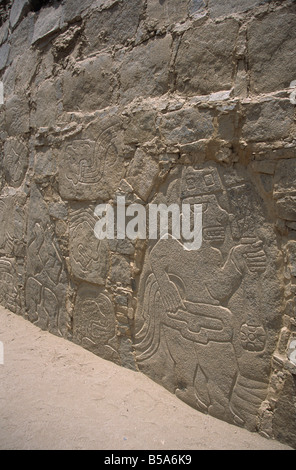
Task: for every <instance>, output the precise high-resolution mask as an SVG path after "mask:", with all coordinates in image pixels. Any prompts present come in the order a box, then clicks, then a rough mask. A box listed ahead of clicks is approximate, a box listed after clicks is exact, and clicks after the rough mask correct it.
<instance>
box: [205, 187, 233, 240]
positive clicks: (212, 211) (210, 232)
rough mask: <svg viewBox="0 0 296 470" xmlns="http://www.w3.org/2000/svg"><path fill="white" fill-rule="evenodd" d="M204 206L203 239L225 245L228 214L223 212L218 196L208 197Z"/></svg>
mask: <svg viewBox="0 0 296 470" xmlns="http://www.w3.org/2000/svg"><path fill="white" fill-rule="evenodd" d="M205 199H206V200H205V201H204V202H202V204H203V239H204V240H206V241H208V242H210V243H223V242H224V239H225V229H226V225H227V223H228V214H227V212H226V211H225V210H223V209H222V208H221V207H220V205H219V203H218V201H217V199H216V196H207V197H206V198H205Z"/></svg>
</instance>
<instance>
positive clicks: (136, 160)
mask: <svg viewBox="0 0 296 470" xmlns="http://www.w3.org/2000/svg"><path fill="white" fill-rule="evenodd" d="M9 3H11V2H7V5H6V4H5V5H6V6H5V8H4V10H3V12H2V11H1V15H2V16H1V18H2V23H3V24H2V26H1V28H0V74H1V75H0V80H1V82H2V83H3V88H4V104H2V105H0V122H1V128H0V151H1V173H0V190H1V194H0V220H1V224H0V278H1V290H0V302H1V304H2V305H4V306H5V307H7V308H9V309H10V310H12V311H14V312H16V313H17V314H20V315H23V316H24V317H26V318H28V319H29V320H30V321H31V322H33V323H34V324H36V325H37V326H39V327H40V328H42V329H47V330H49V331H50V332H52V333H54V334H57V335H61V336H63V337H65V338H67V339H70V340H73V341H75V342H77V343H79V344H81V345H82V346H83V347H85V348H87V349H89V350H90V351H92V352H94V353H95V354H98V355H100V356H101V357H103V358H105V359H107V360H112V361H114V362H116V363H118V364H121V365H122V366H125V367H128V368H131V369H134V370H140V371H142V372H143V373H145V374H147V375H148V376H149V377H151V378H152V379H153V380H155V381H156V382H158V383H160V384H162V385H163V386H164V387H166V388H167V389H168V390H170V391H171V392H173V393H176V395H177V396H178V397H180V398H181V399H182V400H184V401H185V402H187V403H188V404H190V405H191V406H193V407H194V408H196V409H198V410H200V411H203V412H205V413H210V414H211V415H213V416H216V417H218V418H221V419H223V420H226V421H228V422H230V423H234V424H237V425H239V426H244V427H246V428H247V429H249V430H251V431H259V432H260V433H261V434H262V435H264V436H266V437H272V438H276V439H278V440H280V441H282V442H285V443H288V444H290V445H292V446H295V447H296V393H295V392H296V380H295V376H296V352H295V351H296V319H295V286H296V204H295V199H296V152H295V137H296V127H295V103H296V98H295V95H296V92H295V89H296V82H295V80H296V61H295V39H296V5H295V2H294V1H288V0H287V1H264V0H97V1H93V0H86V1H80V0H79V1H78V0H65V1H63V2H29V1H28V0H15V1H14V2H13V4H12V6H11V5H9ZM9 12H10V13H9ZM8 14H10V16H9V18H7V19H6V17H7V15H8ZM293 82H294V83H293ZM120 195H121V196H125V198H126V202H127V204H130V203H140V204H143V205H144V206H145V205H146V204H148V203H151V202H153V203H157V204H160V203H163V204H167V205H168V204H172V203H177V204H179V205H180V204H181V203H184V202H187V203H188V202H191V204H195V203H199V204H202V205H203V244H202V247H201V248H200V249H199V250H192V251H188V250H184V247H183V245H182V243H181V241H179V240H175V239H173V238H172V237H169V239H167V240H146V241H145V240H136V241H131V240H129V239H124V240H117V239H115V240H98V239H97V238H96V237H95V236H94V227H95V224H96V222H97V217H96V215H95V213H94V210H95V207H96V206H97V204H100V203H103V202H107V203H109V204H114V205H116V201H117V196H120Z"/></svg>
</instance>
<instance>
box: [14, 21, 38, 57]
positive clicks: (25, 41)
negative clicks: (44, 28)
mask: <svg viewBox="0 0 296 470" xmlns="http://www.w3.org/2000/svg"><path fill="white" fill-rule="evenodd" d="M33 32H34V16H33V14H32V13H29V14H28V16H26V17H25V18H24V19H23V20H22V21H21V23H20V24H19V25H18V27H17V28H16V29H15V30H14V31H13V32H12V34H11V35H10V44H11V50H10V55H9V60H10V61H12V60H15V59H18V58H19V57H20V56H21V55H22V54H23V53H25V52H26V51H27V50H28V49H29V48H30V45H31V41H32V37H33Z"/></svg>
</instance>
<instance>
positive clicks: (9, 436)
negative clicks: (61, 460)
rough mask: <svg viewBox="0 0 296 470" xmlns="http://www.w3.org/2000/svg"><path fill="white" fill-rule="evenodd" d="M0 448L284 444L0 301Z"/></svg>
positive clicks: (253, 446) (186, 447) (230, 447)
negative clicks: (202, 409) (194, 404)
mask: <svg viewBox="0 0 296 470" xmlns="http://www.w3.org/2000/svg"><path fill="white" fill-rule="evenodd" d="M0 341H2V343H3V345H4V364H3V365H0V449H2V450H3V449H17V450H20V449H30V450H35V449H50V450H53V449H65V450H66V449H101V450H141V449H145V450H214V449H216V450H222V449H223V450H224V449H225V450H226V449H227V450H245V449H246V450H285V449H289V447H287V446H285V445H282V444H280V443H278V442H276V441H271V440H267V439H265V438H263V437H261V436H259V435H258V434H253V433H249V432H248V431H246V430H244V429H240V428H237V427H235V426H232V425H229V424H227V423H224V422H222V421H219V420H217V419H215V418H212V417H210V416H205V415H203V414H201V413H199V412H197V411H195V410H193V409H191V408H190V407H189V406H187V405H186V404H184V403H183V402H181V401H180V400H178V399H177V398H176V397H175V396H174V395H172V394H170V393H169V392H168V391H166V390H164V389H163V388H162V387H160V386H158V385H157V384H155V383H154V382H152V381H151V380H150V379H148V378H147V377H145V376H144V375H143V374H141V373H136V372H132V371H130V370H127V369H123V368H121V367H118V366H116V365H114V364H112V363H110V362H107V361H104V360H102V359H100V358H98V357H96V356H95V355H93V354H92V353H90V352H88V351H85V350H84V349H82V348H80V347H79V346H77V345H75V344H72V343H71V342H69V341H66V340H63V339H61V338H57V337H55V336H53V335H51V334H49V333H47V332H44V331H41V330H40V329H39V328H37V327H35V326H34V325H32V324H31V323H29V322H28V321H26V320H24V319H23V318H21V317H18V316H17V315H15V314H13V313H11V312H9V311H7V310H5V309H4V308H2V307H0Z"/></svg>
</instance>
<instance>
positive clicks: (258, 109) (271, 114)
mask: <svg viewBox="0 0 296 470" xmlns="http://www.w3.org/2000/svg"><path fill="white" fill-rule="evenodd" d="M293 116H294V107H293V105H292V104H291V103H290V101H288V100H283V101H275V100H270V101H264V102H261V103H253V104H248V105H245V123H244V125H243V128H242V136H243V138H244V139H246V140H248V141H250V142H256V141H257V142H258V141H259V142H264V141H266V140H267V141H268V140H277V139H284V138H285V137H287V136H288V135H289V132H290V130H291V127H292V123H293Z"/></svg>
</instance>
